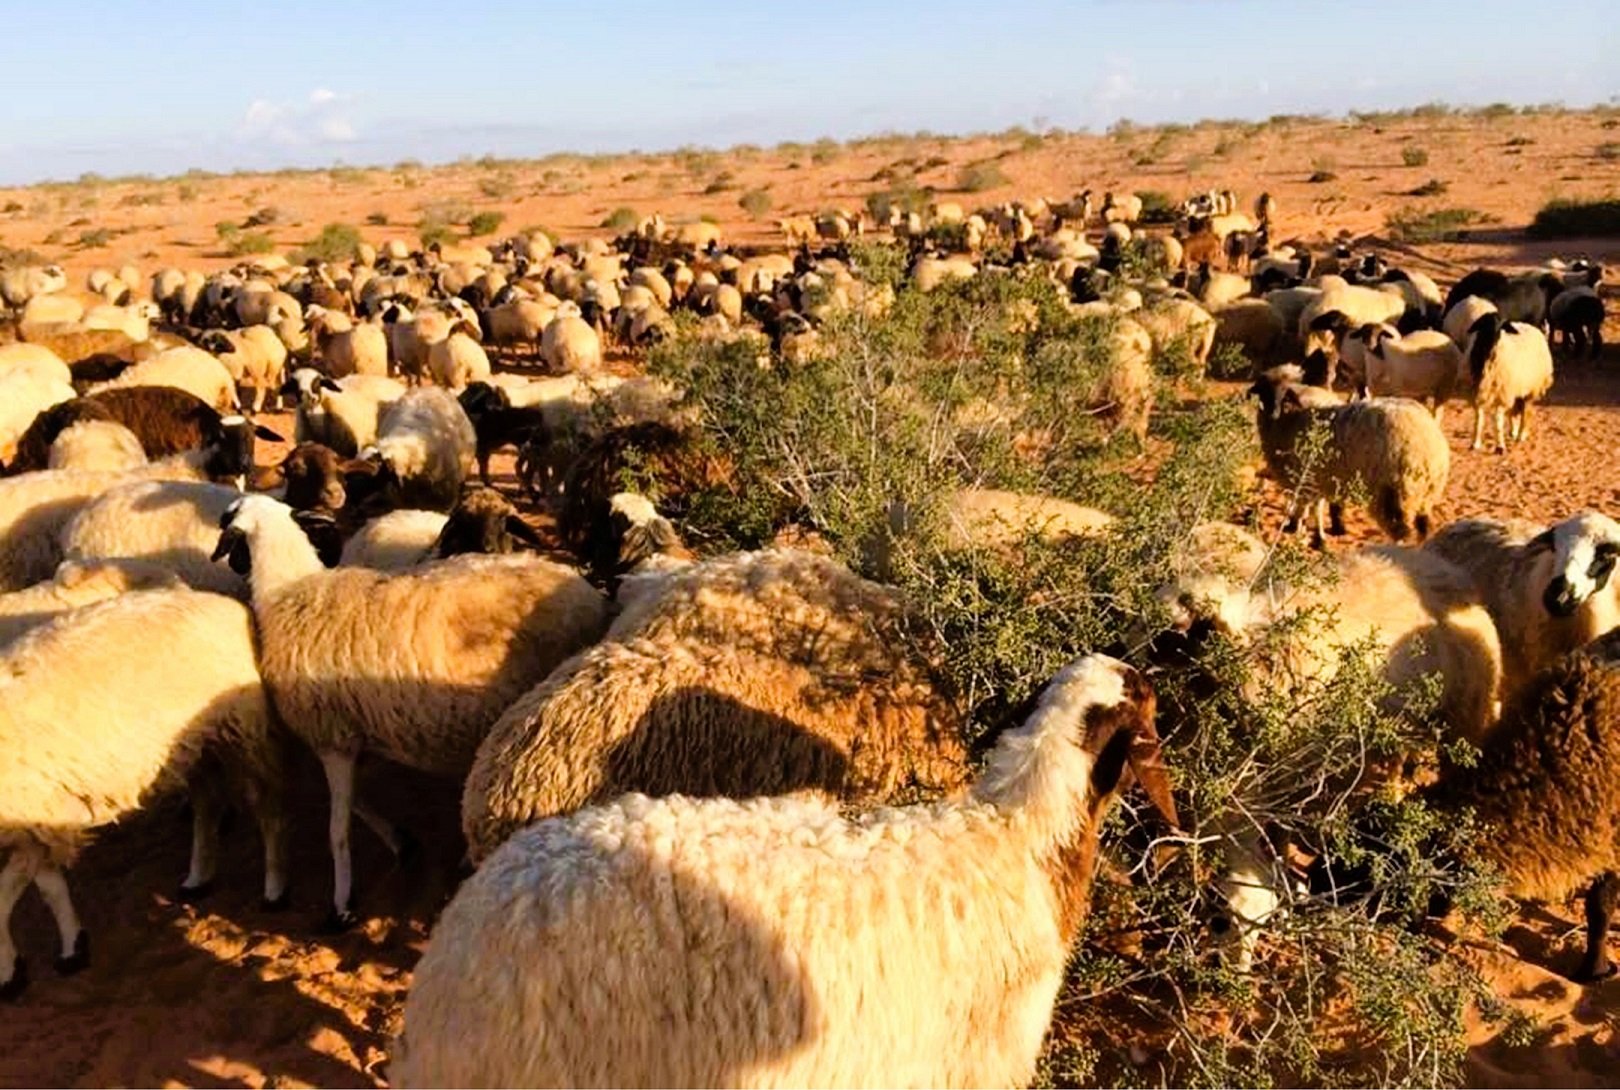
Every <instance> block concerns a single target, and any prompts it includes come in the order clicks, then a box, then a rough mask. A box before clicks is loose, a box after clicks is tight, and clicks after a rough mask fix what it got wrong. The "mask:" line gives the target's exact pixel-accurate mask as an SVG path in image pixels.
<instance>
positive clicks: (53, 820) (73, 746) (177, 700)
mask: <svg viewBox="0 0 1620 1090" xmlns="http://www.w3.org/2000/svg"><path fill="white" fill-rule="evenodd" d="M177 664H183V665H181V667H180V668H177ZM0 678H4V679H5V680H4V682H3V683H0V686H3V692H4V699H3V700H0V754H3V755H4V760H0V848H6V849H10V857H9V858H8V859H7V861H6V865H5V868H4V870H0V994H15V992H16V991H18V990H20V989H21V987H22V985H23V984H24V983H25V982H26V976H25V974H24V973H23V972H22V971H21V961H20V959H19V958H18V956H17V949H16V946H15V945H14V944H13V942H12V938H11V929H10V920H11V914H12V910H13V909H14V908H15V907H16V904H17V900H18V898H20V897H21V896H22V894H23V892H24V891H25V890H26V889H27V888H28V886H29V884H30V883H32V884H34V885H37V886H38V887H39V891H40V893H41V894H42V895H43V896H44V898H45V902H46V904H47V905H49V906H50V909H51V913H52V915H53V916H54V917H55V919H56V924H57V928H58V931H59V932H60V936H61V943H62V946H61V955H60V957H59V958H58V960H57V967H58V970H59V971H61V972H72V971H74V970H76V969H79V968H82V967H83V966H84V964H85V961H86V955H87V947H86V943H85V935H84V930H83V928H82V926H81V925H80V923H79V918H78V915H77V913H76V912H75V910H74V907H73V901H72V899H71V897H70V896H69V895H68V889H67V883H66V881H65V879H64V877H63V874H62V872H63V870H64V869H66V868H67V867H69V866H71V865H72V864H73V862H74V860H75V858H76V857H77V856H78V853H79V851H80V849H81V848H82V847H83V845H84V843H85V841H86V840H87V839H88V837H89V835H90V834H91V832H92V831H93V830H95V829H98V828H101V827H103V826H106V825H110V824H112V823H113V822H116V821H118V820H120V819H122V818H124V817H126V816H128V815H130V814H132V813H134V812H136V811H137V810H139V809H140V808H141V807H142V806H143V805H145V804H146V803H147V802H148V801H149V800H150V799H151V798H152V797H153V796H154V795H156V794H158V793H159V792H162V791H166V790H173V789H177V788H180V787H181V786H183V785H184V784H185V783H186V781H187V779H188V778H191V777H192V774H193V772H199V773H201V777H202V778H204V779H212V778H213V777H217V776H218V772H217V771H216V770H213V769H207V770H204V769H201V768H200V767H199V765H200V762H201V761H202V760H203V758H204V757H206V756H209V755H210V754H218V755H219V756H221V757H223V758H225V759H226V760H227V761H228V762H229V763H230V764H231V765H232V766H233V767H235V768H239V769H241V770H242V771H243V772H244V773H245V776H244V779H245V781H246V784H245V786H246V793H247V795H248V798H249V800H250V801H251V803H252V805H253V807H254V809H255V811H256V812H257V816H258V818H259V827H260V830H261V832H262V834H263V836H264V840H265V877H264V896H265V899H266V901H268V902H270V903H273V904H280V903H282V902H283V901H284V898H285V894H286V873H285V857H284V851H283V849H284V844H283V836H282V834H283V830H284V820H283V815H282V812H281V806H280V790H281V786H282V780H283V771H282V764H283V762H282V754H281V751H280V747H279V743H278V742H277V740H276V738H275V735H274V733H273V732H274V727H273V718H272V714H271V711H270V706H269V703H268V702H267V700H266V699H265V691H264V687H263V686H262V685H261V684H260V681H259V672H258V666H257V659H256V653H255V640H254V632H253V618H252V615H251V614H250V613H249V612H248V610H247V609H246V608H245V607H244V606H243V605H242V604H241V603H240V602H234V601H232V600H230V599H229V598H222V597H220V596H219V595H217V594H204V593H200V592H197V591H190V590H145V591H135V592H133V593H130V594H124V595H120V596H119V597H117V598H113V599H111V600H108V601H103V602H98V603H96V604H94V605H89V606H86V607H84V608H82V609H78V610H74V611H72V612H70V613H67V614H64V615H63V616H61V617H58V618H57V619H56V620H54V621H52V622H51V623H49V624H47V625H44V626H42V627H40V628H38V629H36V630H35V631H33V632H30V633H29V634H28V635H26V636H24V637H23V638H22V639H20V640H18V641H17V642H16V643H14V644H12V645H11V646H10V647H8V648H7V649H6V650H5V651H4V652H3V653H0ZM194 786H196V787H197V788H200V789H199V790H196V791H194V794H193V807H194V817H195V821H194V839H193V843H192V863H191V869H190V872H189V873H188V874H187V876H186V878H185V880H184V882H183V883H182V885H181V890H182V894H184V895H193V896H195V895H200V894H201V893H202V892H204V891H205V890H206V889H207V888H208V885H209V883H210V882H211V880H212V878H213V874H214V868H215V865H216V862H217V859H216V856H217V837H218V817H219V813H218V810H217V808H216V806H215V805H214V803H215V801H217V796H218V795H219V794H220V790H219V786H218V785H210V784H207V783H201V782H197V783H194Z"/></svg>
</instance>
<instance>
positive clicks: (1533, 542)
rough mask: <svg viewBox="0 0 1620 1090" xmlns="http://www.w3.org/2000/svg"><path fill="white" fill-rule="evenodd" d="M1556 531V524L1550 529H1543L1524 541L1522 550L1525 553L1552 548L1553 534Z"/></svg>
mask: <svg viewBox="0 0 1620 1090" xmlns="http://www.w3.org/2000/svg"><path fill="white" fill-rule="evenodd" d="M1557 531H1558V528H1557V527H1556V526H1554V527H1552V528H1551V529H1547V530H1543V531H1542V532H1541V533H1539V534H1537V535H1536V536H1535V537H1533V538H1531V539H1530V540H1529V541H1527V542H1525V543H1524V551H1525V552H1527V553H1529V552H1539V551H1541V550H1543V549H1551V548H1553V547H1554V541H1553V536H1554V534H1556V533H1557Z"/></svg>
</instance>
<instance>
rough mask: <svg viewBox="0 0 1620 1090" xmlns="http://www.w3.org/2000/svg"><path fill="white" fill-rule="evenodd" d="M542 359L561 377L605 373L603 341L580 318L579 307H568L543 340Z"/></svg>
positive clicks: (553, 321) (568, 304) (555, 320)
mask: <svg viewBox="0 0 1620 1090" xmlns="http://www.w3.org/2000/svg"><path fill="white" fill-rule="evenodd" d="M540 355H541V356H542V357H543V358H544V359H545V361H546V366H548V367H550V368H551V369H552V370H553V371H557V372H561V373H565V374H566V373H572V372H576V371H578V372H586V373H589V372H592V371H599V370H601V369H602V339H601V337H599V336H597V333H596V330H594V329H592V328H591V324H590V323H589V322H587V321H586V320H585V319H584V318H582V317H580V313H579V307H578V306H577V305H575V304H572V303H564V304H562V305H561V306H559V307H558V308H557V315H556V317H554V318H553V319H552V320H551V323H550V324H549V325H547V326H546V328H545V332H543V333H542V334H541V336H540Z"/></svg>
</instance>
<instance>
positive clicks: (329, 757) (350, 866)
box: [321, 753, 355, 930]
mask: <svg viewBox="0 0 1620 1090" xmlns="http://www.w3.org/2000/svg"><path fill="white" fill-rule="evenodd" d="M354 764H355V757H354V754H351V753H322V754H321V768H322V769H324V770H325V772H326V787H327V790H328V792H329V793H330V794H331V796H332V798H331V804H332V810H331V814H330V817H329V820H328V824H327V840H328V841H329V842H330V844H331V848H332V914H331V916H329V917H328V918H327V921H326V926H327V928H328V929H330V930H343V929H346V928H348V927H350V926H352V925H353V924H354V922H355V916H354V912H353V911H352V910H351V909H350V907H349V901H350V898H351V897H352V895H353V892H354V860H353V857H352V856H351V855H350V852H349V824H350V818H351V817H352V815H353V813H354Z"/></svg>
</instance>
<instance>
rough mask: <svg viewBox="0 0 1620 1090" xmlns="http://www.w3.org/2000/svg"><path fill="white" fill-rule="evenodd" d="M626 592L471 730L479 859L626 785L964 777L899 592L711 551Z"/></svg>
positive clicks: (718, 788) (853, 787) (791, 554)
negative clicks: (531, 826) (580, 640)
mask: <svg viewBox="0 0 1620 1090" xmlns="http://www.w3.org/2000/svg"><path fill="white" fill-rule="evenodd" d="M620 606H621V612H620V615H619V617H618V618H617V619H616V620H615V622H614V625H613V628H612V630H611V631H610V633H609V640H608V642H606V643H603V644H600V645H598V646H596V647H593V648H591V649H590V650H589V651H587V652H586V653H585V654H584V655H581V656H580V657H579V658H576V659H575V660H573V661H572V662H570V663H569V664H568V665H567V666H565V667H563V668H562V669H559V670H558V671H557V672H556V673H554V674H552V675H551V676H550V677H549V678H547V679H546V680H545V682H544V683H543V684H541V685H539V686H537V687H536V688H534V689H533V690H531V691H530V692H529V693H527V694H526V695H524V696H523V697H522V698H521V699H519V700H518V701H517V702H516V703H514V704H513V705H512V706H511V707H510V708H509V709H508V710H507V712H506V714H505V715H503V716H502V717H501V719H500V721H499V722H498V723H496V724H495V726H494V727H493V728H491V730H490V732H489V736H488V737H487V738H486V739H485V741H484V744H483V746H481V747H480V749H479V751H478V758H477V761H476V762H475V763H474V765H473V770H472V773H471V774H470V775H469V776H468V777H467V786H466V790H465V793H464V794H463V797H462V827H463V830H464V831H465V833H466V835H467V843H468V850H469V852H470V854H471V855H472V857H473V858H474V859H479V858H482V857H483V856H485V855H487V854H488V853H489V852H490V851H492V850H493V849H494V848H495V846H496V845H498V844H499V843H500V842H501V841H502V840H504V839H505V838H506V836H507V835H508V834H510V833H511V832H512V831H513V830H514V829H517V828H519V827H520V826H522V825H525V824H527V823H528V822H531V821H535V820H537V819H539V818H542V817H549V816H551V815H553V814H559V813H566V812H567V811H569V810H573V809H575V808H577V807H579V806H583V805H585V804H587V803H590V802H601V801H604V800H606V799H609V798H612V797H613V796H614V795H617V794H621V793H623V792H625V791H646V792H648V793H651V794H667V793H670V792H683V793H688V794H700V795H714V794H723V795H730V796H747V795H753V794H771V793H781V792H787V791H798V790H807V789H815V790H820V791H825V792H829V793H833V794H836V795H839V796H840V797H843V798H847V799H851V800H856V801H859V802H863V803H871V802H878V801H893V800H894V799H895V797H896V793H897V792H899V791H902V790H905V789H908V788H913V787H921V788H925V789H931V790H935V791H940V790H949V789H952V788H955V787H957V786H959V785H960V784H962V783H963V782H965V780H966V777H967V771H968V764H967V753H966V749H965V747H964V746H963V744H962V737H961V730H962V721H961V715H960V712H959V711H958V710H957V709H956V708H955V707H954V705H953V704H952V703H951V702H950V701H948V700H946V699H945V698H944V697H943V696H942V695H941V694H940V693H939V691H938V689H937V687H936V686H935V685H934V684H933V683H932V681H931V680H930V677H929V674H928V670H927V666H926V664H924V663H922V662H919V661H917V660H916V659H914V658H913V657H912V656H910V655H908V654H907V653H906V652H905V650H904V647H905V643H904V640H903V637H902V634H901V625H902V623H903V620H904V614H903V612H902V610H901V608H900V604H899V603H898V601H897V600H896V598H895V596H894V594H893V592H891V591H889V590H888V589H886V588H884V587H881V586H879V585H877V584H875V583H869V582H867V581H866V580H863V579H859V578H857V577H856V576H854V575H853V574H851V573H850V572H849V571H848V569H846V568H844V567H842V566H841V565H839V564H838V563H836V562H835V561H833V560H830V559H828V558H826V557H820V556H815V555H812V554H808V553H802V552H796V551H792V550H769V551H766V552H761V553H741V554H735V555H731V556H725V557H719V558H716V559H715V560H712V561H709V562H706V563H703V564H697V565H689V566H683V567H679V568H676V569H675V570H673V571H671V570H667V569H666V570H664V571H663V572H661V573H660V574H659V576H658V577H657V578H656V579H655V580H653V581H652V582H651V583H649V584H645V585H638V586H637V587H636V592H635V594H634V595H633V596H632V598H631V599H630V600H626V597H625V595H624V594H622V593H621V595H620ZM857 677H858V678H861V679H863V680H862V681H861V683H860V684H858V685H851V684H850V679H852V678H857Z"/></svg>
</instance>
